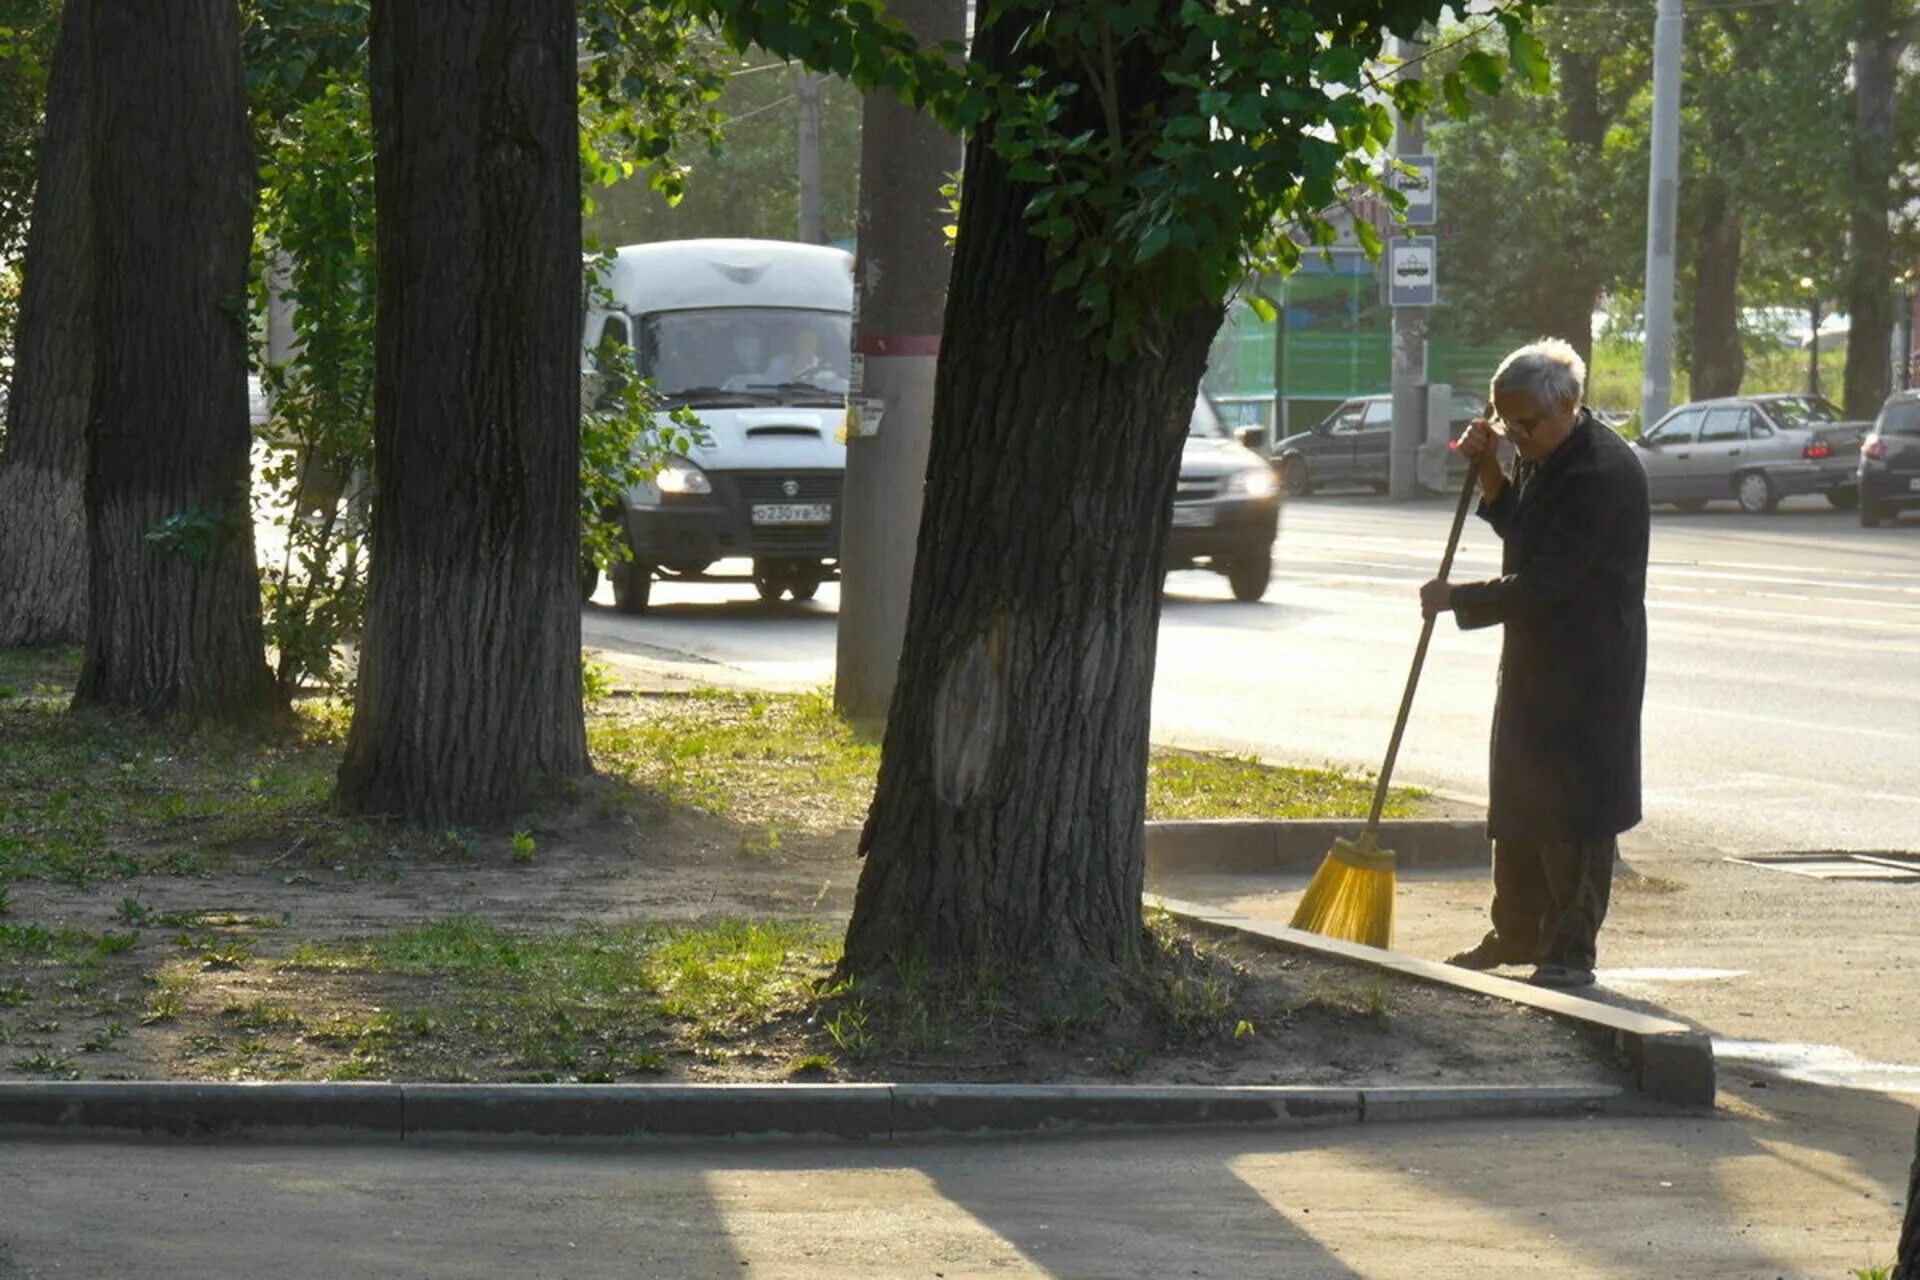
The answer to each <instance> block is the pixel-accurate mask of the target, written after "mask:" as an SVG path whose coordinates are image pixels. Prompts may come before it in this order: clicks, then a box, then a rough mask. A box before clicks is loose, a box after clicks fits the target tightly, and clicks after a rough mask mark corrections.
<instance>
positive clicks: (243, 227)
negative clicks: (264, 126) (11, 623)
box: [78, 0, 277, 720]
mask: <svg viewBox="0 0 1920 1280" xmlns="http://www.w3.org/2000/svg"><path fill="white" fill-rule="evenodd" d="M92 34H93V47H94V73H95V74H94V79H93V93H92V105H93V119H92V134H93V156H92V159H93V190H94V201H93V209H94V226H95V234H96V235H97V237H98V241H97V247H98V251H99V267H100V270H99V275H98V293H97V295H96V297H95V303H94V310H93V321H94V324H93V340H94V353H95V366H94V383H93V387H94V406H93V417H92V421H91V425H90V429H89V432H88V441H87V444H88V450H89V455H90V457H89V468H88V474H87V519H88V525H89V530H88V545H89V553H90V558H91V574H90V591H91V597H90V623H89V627H88V636H87V656H86V662H85V665H84V666H83V667H82V669H81V673H80V684H79V690H78V701H79V702H82V703H89V704H94V705H100V706H115V707H124V708H129V709H132V710H135V711H138V712H140V713H141V714H143V715H148V716H155V717H159V716H178V717H181V718H184V719H188V720H249V719H254V718H256V717H259V716H262V715H266V714H270V713H271V711H272V709H273V708H274V707H275V706H276V705H277V700H276V698H275V695H274V691H273V682H272V679H271V677H270V676H269V675H268V674H267V665H266V660H265V657H264V656H263V654H262V650H261V635H260V579H259V573H258V571H257V569H256V568H255V565H254V559H253V521H252V516H251V513H250V510H249V504H248V486H249V480H250V468H249V463H248V447H249V443H250V429H249V426H248V421H247V319H246V297H247V258H248V254H249V252H250V250H251V247H252V239H253V172H252V168H251V165H250V162H249V159H248V135H247V103H246V90H245V82H244V79H243V76H242V72H241V67H240V23H239V13H238V10H237V9H236V7H235V6H234V4H233V0H96V3H95V5H94V8H93V24H92Z"/></svg>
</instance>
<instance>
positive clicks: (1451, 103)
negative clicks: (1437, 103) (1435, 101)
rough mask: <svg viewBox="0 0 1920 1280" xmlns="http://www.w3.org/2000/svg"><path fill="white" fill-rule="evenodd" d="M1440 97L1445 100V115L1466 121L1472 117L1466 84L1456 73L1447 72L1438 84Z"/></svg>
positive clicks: (1470, 100)
mask: <svg viewBox="0 0 1920 1280" xmlns="http://www.w3.org/2000/svg"><path fill="white" fill-rule="evenodd" d="M1440 93H1441V96H1442V97H1443V98H1444V99H1445V100H1446V104H1447V114H1448V115H1450V116H1452V117H1453V118H1454V119H1456V120H1467V119H1471V118H1472V116H1473V99H1471V98H1469V97H1468V96H1467V86H1466V82H1465V81H1464V80H1462V79H1461V77H1460V73H1459V72H1458V71H1449V72H1447V74H1446V76H1445V77H1444V78H1443V79H1442V80H1441V82H1440Z"/></svg>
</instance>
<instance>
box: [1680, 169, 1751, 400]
mask: <svg viewBox="0 0 1920 1280" xmlns="http://www.w3.org/2000/svg"><path fill="white" fill-rule="evenodd" d="M1705 186H1706V189H1705V191H1704V192H1703V193H1702V196H1701V210H1700V235H1699V238H1698V239H1697V240H1696V241H1695V242H1694V255H1693V360H1692V362H1691V363H1690V364H1689V366H1688V368H1687V395H1688V398H1690V399H1693V400H1707V399H1711V398H1713V397H1715V396H1731V395H1738V394H1739V392H1740V380H1741V379H1742V378H1744V377H1745V376H1746V372H1747V357H1746V352H1745V351H1744V350H1743V349H1742V347H1741V344H1740V230H1741V228H1740V208H1739V206H1738V205H1737V204H1735V203H1734V201H1733V197H1732V194H1731V193H1730V192H1729V191H1728V190H1727V186H1726V183H1725V182H1723V181H1722V180H1721V179H1719V178H1718V177H1714V176H1711V175H1709V176H1708V178H1707V179H1706V184H1705Z"/></svg>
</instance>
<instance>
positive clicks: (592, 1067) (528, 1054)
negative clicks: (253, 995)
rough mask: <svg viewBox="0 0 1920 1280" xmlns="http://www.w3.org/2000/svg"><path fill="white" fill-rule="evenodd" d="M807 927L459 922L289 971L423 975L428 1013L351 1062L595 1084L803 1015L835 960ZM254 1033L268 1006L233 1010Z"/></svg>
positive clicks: (301, 956) (299, 950)
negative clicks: (529, 927) (548, 927)
mask: <svg viewBox="0 0 1920 1280" xmlns="http://www.w3.org/2000/svg"><path fill="white" fill-rule="evenodd" d="M839 948H840V944H839V939H838V937H837V936H836V935H835V934H834V933H833V932H831V931H830V930H828V929H827V928H825V927H823V926H820V925H818V924H814V923H812V922H791V921H778V920H740V919H722V920H715V921H710V922H705V923H700V924H690V925H677V926H667V925H653V924H647V925H627V926H618V927H600V926H587V927H583V928H578V929H571V930H565V931H548V932H516V931H511V930H506V929H501V928H498V927H496V926H494V925H491V924H488V923H486V922H484V921H481V920H477V919H474V918H471V917H466V916H456V917H451V918H449V919H445V920H438V921H434V922H433V923H430V924H426V925H421V926H419V927H417V928H412V929H405V930H401V931H399V932H396V933H393V934H388V935H384V936H381V937H378V938H374V939H371V940H368V941H365V942H360V943H351V944H337V945H326V946H322V945H314V944H307V945H303V946H300V947H296V948H295V949H294V950H293V952H292V953H291V954H290V955H289V956H288V958H287V960H286V962H285V967H286V968H287V969H288V970H302V969H305V970H319V971H323V972H325V973H328V974H332V975H336V976H348V975H394V976H399V977H404V978H412V979H420V980H428V982H427V984H426V985H425V986H424V987H419V986H417V987H416V989H417V990H428V991H433V992H436V993H439V994H438V995H437V996H436V998H435V1000H434V1001H433V1002H432V1003H431V1004H430V1005H429V1004H423V1005H421V1006H420V1007H416V1008H412V1009H409V1010H405V1011H402V1012H398V1013H391V1014H389V1015H388V1017H389V1019H390V1021H388V1022H386V1023H383V1024H379V1025H372V1026H365V1027H357V1026H352V1025H350V1026H348V1027H347V1028H346V1029H345V1030H342V1029H341V1028H339V1027H334V1028H332V1029H331V1030H330V1029H328V1028H327V1027H324V1026H322V1027H319V1028H318V1029H316V1027H315V1026H314V1025H313V1024H311V1023H309V1024H307V1025H306V1026H305V1033H306V1034H307V1035H308V1036H309V1037H310V1038H311V1037H316V1036H318V1037H319V1038H321V1039H326V1038H333V1039H335V1040H338V1039H340V1038H341V1036H343V1035H346V1034H348V1033H351V1035H352V1036H353V1037H354V1039H355V1044H354V1050H355V1054H356V1056H358V1057H359V1058H361V1059H362V1060H364V1061H365V1062H367V1063H368V1064H370V1065H377V1066H379V1067H382V1068H386V1067H389V1066H392V1065H396V1064H398V1063H400V1062H402V1060H405V1062H406V1063H408V1064H409V1065H410V1066H412V1067H414V1068H416V1069H418V1068H424V1069H426V1070H427V1071H429V1072H432V1071H435V1070H443V1071H444V1070H446V1069H448V1068H450V1067H452V1068H458V1069H460V1070H465V1069H466V1067H467V1065H468V1064H472V1063H474V1062H476V1061H478V1060H479V1059H482V1058H484V1057H486V1056H487V1055H488V1054H490V1053H493V1052H504V1053H505V1054H506V1056H507V1057H508V1059H509V1060H510V1065H511V1066H512V1067H513V1068H515V1069H516V1070H520V1071H523V1072H525V1071H535V1072H540V1071H546V1072H554V1073H564V1074H569V1075H572V1076H574V1077H575V1078H580V1077H581V1076H582V1074H583V1073H584V1074H589V1075H598V1076H605V1077H607V1078H612V1077H614V1076H616V1075H619V1074H623V1073H632V1072H636V1071H638V1072H646V1071H654V1070H658V1069H660V1068H661V1067H662V1066H663V1065H664V1064H665V1059H664V1058H663V1057H662V1053H663V1052H680V1053H695V1052H698V1051H701V1050H703V1049H704V1050H715V1049H717V1048H719V1047H720V1046H722V1045H724V1044H725V1043H726V1042H727V1041H729V1040H732V1039H734V1038H736V1037H740V1036H743V1035H746V1034H747V1033H749V1032H752V1031H754V1030H756V1029H757V1028H760V1027H762V1026H763V1025H765V1024H767V1023H768V1022H770V1021H777V1020H778V1019H779V1018H780V1017H781V1016H782V1015H784V1014H787V1013H797V1012H799V1011H800V1010H802V1009H804V1008H805V1007H806V1005H807V1003H808V1001H809V1000H810V999H811V998H812V992H813V989H814V987H815V985H816V984H817V983H818V982H819V981H820V980H821V979H822V978H824V977H825V976H826V975H827V974H828V973H829V972H830V971H831V969H832V967H833V965H834V963H835V962H837V960H838V959H839V954H840V952H839ZM235 1016H236V1017H237V1018H241V1019H243V1020H244V1022H243V1024H242V1025H244V1026H247V1027H250V1028H253V1029H258V1028H260V1027H261V1026H263V1025H264V1024H265V1023H266V1021H267V1020H269V1019H272V1018H279V1017H282V1016H283V1014H282V1012H281V1011H280V1010H277V1009H275V1010H269V1011H264V1012H263V1011H261V1010H259V1009H258V1008H251V1007H250V1008H244V1009H240V1010H236V1013H235Z"/></svg>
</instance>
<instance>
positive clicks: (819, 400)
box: [747, 382, 847, 408]
mask: <svg viewBox="0 0 1920 1280" xmlns="http://www.w3.org/2000/svg"><path fill="white" fill-rule="evenodd" d="M747 386H748V389H749V390H751V391H764V392H768V393H771V394H772V395H775V396H777V397H780V398H781V399H782V401H783V402H784V403H787V404H818V405H833V406H835V407H836V408H838V407H840V406H843V405H845V404H846V403H847V397H846V394H845V393H844V392H840V391H829V390H827V388H825V387H822V386H819V385H817V384H815V383H811V382H752V383H748V384H747ZM802 397H805V399H804V400H803V399H802Z"/></svg>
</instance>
